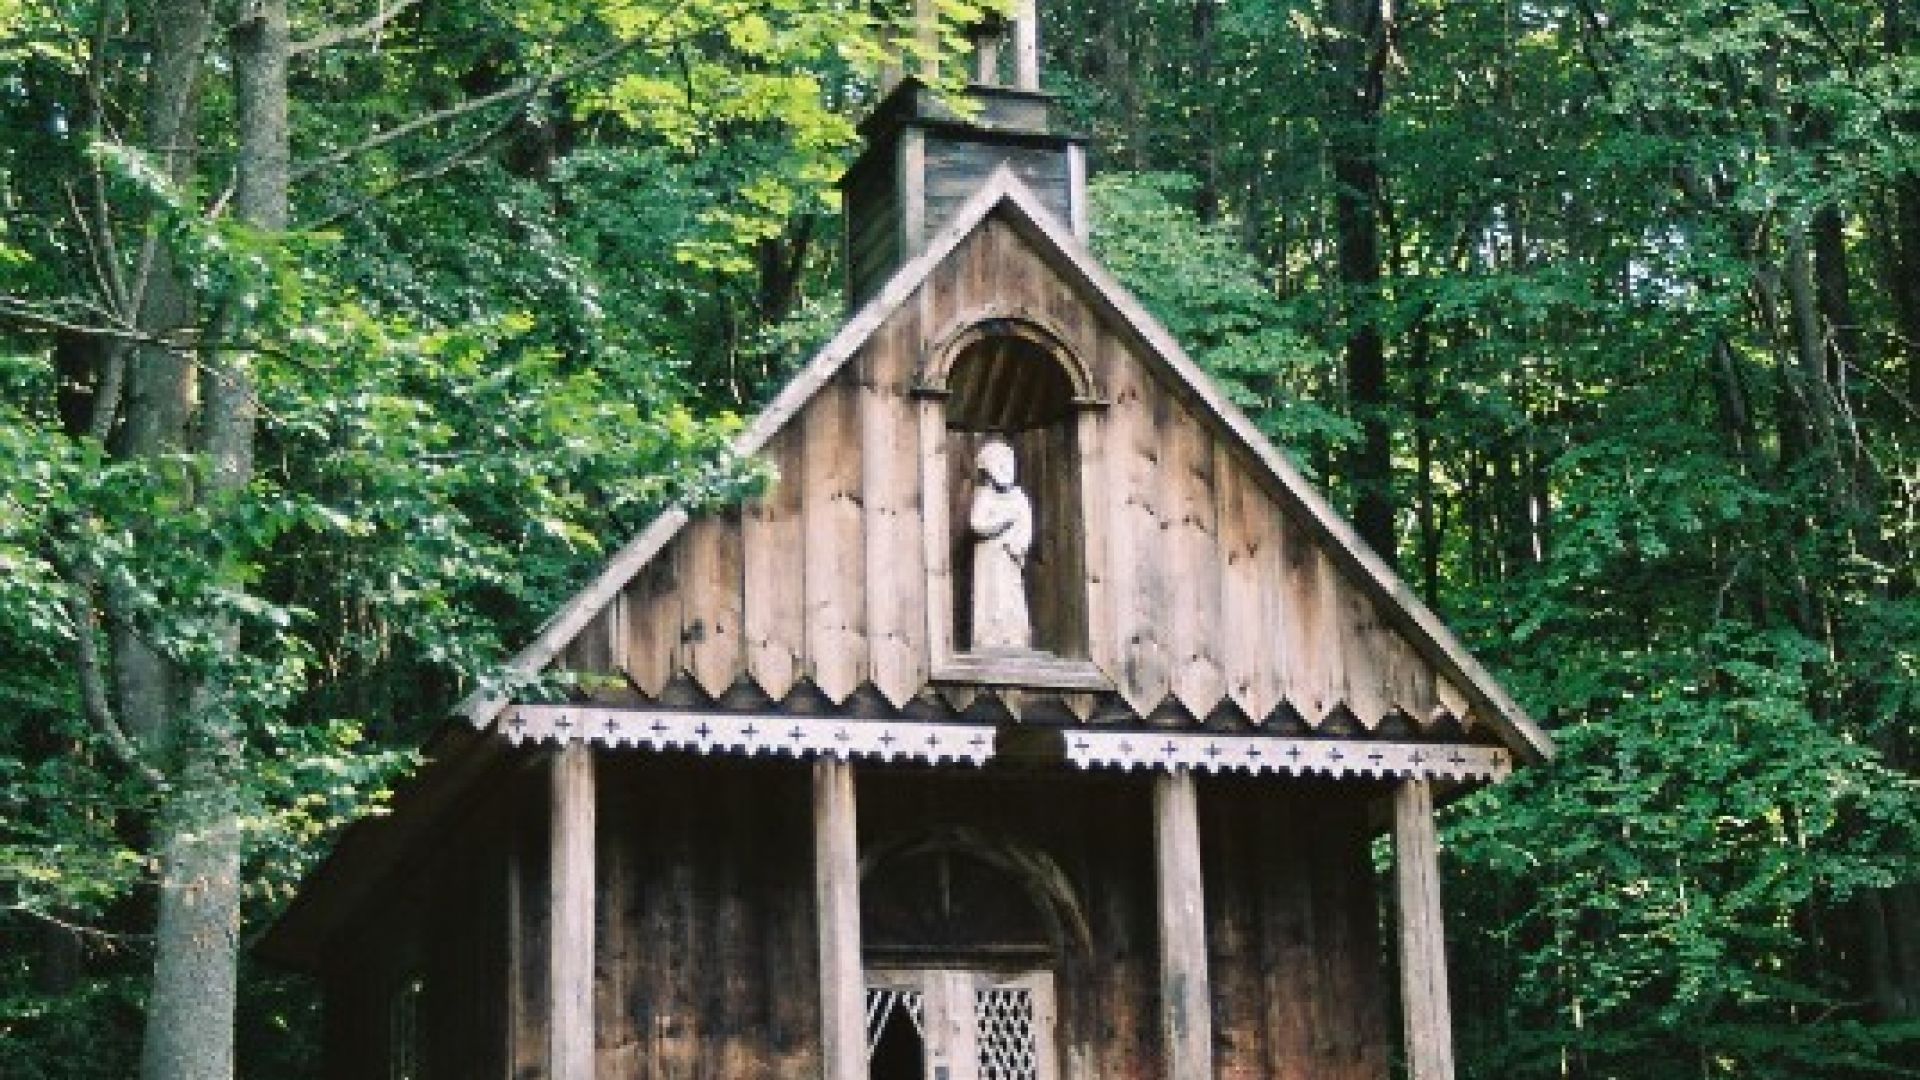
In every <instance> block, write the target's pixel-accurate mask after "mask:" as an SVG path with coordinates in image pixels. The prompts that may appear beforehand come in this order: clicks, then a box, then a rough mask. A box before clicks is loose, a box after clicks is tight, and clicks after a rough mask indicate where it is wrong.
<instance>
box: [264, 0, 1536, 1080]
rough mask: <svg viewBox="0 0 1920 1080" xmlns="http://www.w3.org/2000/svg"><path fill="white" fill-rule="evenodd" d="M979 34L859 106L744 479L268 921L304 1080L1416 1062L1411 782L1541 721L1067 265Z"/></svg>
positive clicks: (1433, 851)
mask: <svg viewBox="0 0 1920 1080" xmlns="http://www.w3.org/2000/svg"><path fill="white" fill-rule="evenodd" d="M1012 19H1013V21H1012V24H1011V25H1010V26H1009V27H1007V28H1005V29H1004V30H1003V31H1001V36H1004V37H1006V38H1008V39H1009V40H1010V41H1012V42H1013V43H1014V48H1015V53H1014V58H1015V62H1014V63H1013V64H1011V65H1008V66H1010V67H1011V68H1012V69H1013V70H1014V72H1015V73H1016V85H1013V86H1003V85H998V84H995V83H993V82H992V81H991V80H993V79H994V78H997V73H998V71H999V65H994V66H991V67H989V66H986V65H983V66H982V67H981V68H980V69H979V71H978V73H979V74H980V75H981V76H982V77H983V79H985V80H987V84H985V85H975V86H974V87H972V88H971V89H970V90H969V91H968V92H969V93H970V94H971V95H973V97H974V98H975V105H976V106H977V108H975V109H972V110H969V111H967V112H965V113H964V114H963V113H960V112H956V111H954V110H951V109H949V108H948V107H946V106H945V105H944V104H942V102H940V101H939V100H938V99H937V98H935V97H934V96H933V95H932V94H931V92H930V91H929V90H928V89H927V88H926V87H925V86H923V85H922V84H921V83H920V82H918V81H917V80H914V79H904V80H902V81H901V82H900V84H899V85H898V86H897V87H895V88H894V89H893V91H892V93H890V94H889V95H888V96H887V97H886V99H885V100H884V101H882V103H881V104H880V105H879V107H878V108H877V110H876V111H875V114H874V116H873V117H872V118H871V119H869V121H868V122H867V123H866V125H865V126H864V131H865V133H866V136H867V138H868V142H869V145H868V149H867V151H866V153H865V155H864V156H863V157H862V159H861V160H860V162H859V163H858V164H856V165H855V166H854V168H853V169H852V170H851V171H850V172H849V174H848V176H847V178H846V180H845V182H844V192H845V197H846V202H847V206H846V211H847V213H846V218H847V236H846V243H847V265H848V267H849V282H848V297H849V301H850V304H851V308H852V309H851V311H850V312H849V315H848V318H847V321H846V322H845V324H844V325H843V326H842V327H841V329H840V331H839V332H838V333H837V334H836V335H835V336H834V338H833V339H832V340H831V341H830V342H829V343H828V344H827V345H826V346H824V347H823V348H822V350H821V351H820V352H819V353H818V354H817V355H816V356H815V357H814V359H813V360H812V361H811V362H809V364H808V365H807V366H806V367H805V368H804V369H803V370H802V371H801V372H800V373H799V374H798V375H797V376H796V377H795V378H794V380H793V381H792V382H791V383H790V384H789V385H788V386H787V387H786V388H785V389H783V390H782V391H781V392H780V394H779V395H778V396H777V397H776V398H775V399H774V400H773V402H771V403H770V404H769V405H768V406H767V408H766V410H765V411H764V412H763V413H762V414H761V415H760V416H759V417H758V418H757V419H756V420H755V421H754V422H753V423H752V424H751V425H750V426H749V427H748V428H747V429H746V431H745V432H744V433H743V434H742V435H741V437H740V439H739V441H738V444H737V447H736V448H737V449H738V450H739V451H740V452H741V453H745V454H752V455H758V456H760V457H762V458H764V459H765V460H767V461H768V463H769V464H770V465H772V467H773V470H774V471H775V473H776V474H777V475H778V480H777V481H776V482H775V483H774V485H773V486H772V488H771V490H769V491H768V492H766V493H765V494H763V495H762V496H760V497H759V498H757V499H755V500H753V501H752V502H750V503H749V504H748V505H746V506H744V507H741V508H738V509H733V510H727V511H722V512H716V513H708V514H701V515H697V516H695V515H690V514H689V513H687V512H685V511H682V510H671V511H669V512H667V513H666V514H663V515H662V516H661V517H660V518H659V519H658V520H656V521H655V522H653V523H652V524H651V525H649V526H648V527H647V528H646V529H645V530H644V531H643V532H642V533H641V534H640V535H639V536H638V537H636V538H634V539H633V540H632V541H631V542H630V543H629V544H628V545H627V546H626V547H625V548H623V549H621V550H620V551H619V553H618V554H616V555H615V556H614V557H613V558H612V559H611V560H609V561H608V563H607V565H606V566H605V567H604V569H603V570H602V572H601V573H600V575H599V576H598V577H597V578H596V579H595V580H594V581H593V582H592V583H591V584H589V585H588V586H587V587H586V588H585V589H583V590H582V591H581V592H580V593H579V594H578V595H576V596H575V597H574V598H573V599H572V600H570V601H569V602H568V603H567V604H566V605H565V606H564V607H562V608H561V610H559V611H558V612H556V613H554V614H553V616H552V618H551V619H550V620H549V621H548V622H547V624H546V626H545V627H544V628H543V629H542V631H541V632H540V634H539V635H538V637H537V638H536V639H535V640H534V641H533V642H531V643H530V644H529V645H528V646H527V647H526V648H525V649H524V650H522V652H521V653H520V654H519V655H518V656H516V657H515V658H514V659H513V661H512V665H513V667H514V668H516V669H518V670H520V671H523V672H528V673H533V672H540V671H546V670H555V669H558V670H565V671H571V672H574V673H577V674H579V675H580V676H582V677H581V678H579V679H577V680H575V685H576V686H577V687H578V689H577V690H575V691H573V692H571V694H570V696H567V697H565V698H564V699H561V700H548V699H538V698H534V697H530V696H525V695H519V696H515V695H493V694H485V693H482V694H476V695H475V696H474V697H473V698H472V699H470V700H469V701H467V702H466V703H465V704H464V705H463V706H462V708H461V710H460V715H459V717H458V718H456V719H455V720H453V721H451V722H449V723H448V724H447V725H445V726H444V728H443V729H442V730H441V731H440V733H439V734H438V735H437V736H436V737H435V738H434V740H433V741H432V742H431V743H430V744H429V745H428V746H427V747H426V748H425V749H424V758H425V761H426V764H425V765H424V766H423V768H422V769H421V770H420V771H419V773H418V774H417V775H416V776H414V777H413V778H412V779H411V780H410V781H409V782H408V783H407V784H406V785H405V786H404V787H403V789H402V790H401V791H400V792H398V794H397V795H396V798H395V801H394V806H393V811H392V813H390V814H388V815H386V816H384V817H381V818H378V819H375V820H370V821H368V822H365V823H363V824H361V825H358V826H356V827H354V828H353V829H351V830H350V831H349V832H348V833H347V834H346V835H345V836H344V837H343V838H342V839H341V841H340V842H339V844H338V845H337V847H336V849H335V851H334V852H333V854H332V856H331V857H330V858H329V859H328V860H327V861H326V863H325V864H324V865H322V866H321V867H320V868H319V870H317V871H316V872H315V874H314V875H313V876H312V877H311V878H310V879H309V880H308V881H307V882H306V883H305V885H304V886H303V888H302V890H301V894H300V896H299V897H298V899H297V900H296V901H295V903H294V904H293V905H292V906H291V908H290V909H289V910H288V911H287V913H286V915H285V916H284V917H283V918H282V920H281V921H280V923H279V924H278V925H276V927H275V928H274V930H273V932H272V933H271V934H270V936H269V938H268V940H267V941H266V942H265V944H264V945H263V949H264V951H265V952H266V953H267V954H268V955H269V956H270V957H272V958H274V959H276V960H279V961H281V962H284V963H287V964H290V965H293V966H296V967H301V968H304V969H306V970H309V971H312V972H313V973H315V974H316V975H317V976H318V977H320V978H321V979H323V980H324V982H325V987H326V1047H325V1052H326V1071H327V1074H328V1075H329V1076H330V1077H333V1078H335V1080H348V1078H352V1080H373V1078H379V1080H392V1078H396V1077H417V1076H423V1075H424V1076H433V1077H488V1076H511V1077H514V1078H524V1080H534V1078H547V1080H561V1078H569V1080H571V1078H581V1077H595V1078H600V1080H625V1078H635V1080H638V1078H649V1080H652V1078H662V1080H664V1078H683V1077H684V1078H705V1077H714V1078H745V1077H755V1078H757V1077H774V1078H807V1080H817V1078H831V1080H861V1078H870V1080H898V1078H904V1077H915V1078H921V1080H1149V1078H1179V1080H1202V1078H1210V1077H1232V1078H1236V1080H1238V1078H1251V1077H1275V1078H1286V1080H1306V1078H1311V1080H1385V1078H1386V1077H1387V1076H1388V1075H1389V1072H1390V1065H1391V1062H1392V1061H1393V1060H1394V1059H1395V1058H1396V1057H1399V1058H1403V1059H1404V1060H1405V1063H1406V1073H1407V1075H1410V1076H1414V1077H1418V1078H1420V1080H1448V1078H1450V1077H1451V1076H1452V1070H1453V1064H1452V1061H1453V1059H1452V1049H1451V1043H1450V1033H1449V1031H1448V1025H1449V1019H1448V1018H1449V1016H1450V1010H1449V1008H1448V1003H1447V978H1446V974H1447V972H1446V949H1445V935H1444V932H1443V931H1444V928H1443V926H1442V924H1441V907H1440V896H1439V881H1440V877H1439V874H1438V859H1439V845H1438V843H1437V840H1436V837H1435V834H1434V829H1433V817H1432V814H1433V807H1434V804H1435V802H1436V800H1444V799H1446V798H1449V797H1451V796H1453V795H1455V794H1457V793H1459V792H1461V791H1463V790H1466V789H1468V788H1471V787H1473V786H1476V785H1484V784H1489V783H1495V782H1498V781H1499V780H1501V779H1502V778H1504V777H1505V776H1507V775H1508V774H1509V773H1510V772H1511V771H1512V770H1513V769H1514V768H1515V767H1519V766H1524V765H1526V764H1529V763H1531V762H1535V761H1539V760H1542V759H1543V758H1545V757H1546V756H1547V755H1548V754H1550V753H1551V744H1550V743H1549V741H1548V740H1547V738H1546V736H1545V735H1544V734H1542V733H1541V732H1540V730H1539V729H1538V728H1537V727H1536V726H1535V725H1534V724H1533V723H1532V721H1531V720H1529V719H1528V717H1527V716H1526V714H1525V712H1524V711H1522V710H1521V709H1520V707H1519V706H1518V705H1516V704H1515V703H1514V702H1513V701H1512V700H1511V699H1510V698H1509V697H1508V696H1507V694H1506V693H1505V692H1504V691H1503V690H1502V689H1501V687H1500V686H1499V684H1498V683H1497V682H1495V681H1494V680H1493V679H1492V678H1491V677H1490V676H1489V675H1488V674H1487V673H1486V672H1485V671H1484V670H1483V669H1482V668H1481V667H1480V666H1479V665H1478V664H1477V663H1475V661H1474V660H1473V658H1472V657H1471V656H1470V655H1468V653H1467V652H1466V651H1465V649H1464V648H1463V647H1462V646H1461V644H1460V642H1459V641H1457V640H1456V639H1455V638H1454V637H1453V635H1452V634H1451V633H1449V632H1448V631H1447V629H1446V628H1445V627H1444V626H1443V625H1441V623H1440V622H1439V621H1438V620H1437V619H1436V618H1435V617H1434V616H1433V614H1432V613H1431V612H1429V611H1428V610H1427V609H1426V608H1425V607H1423V606H1422V605H1421V603H1420V602H1419V600H1418V599H1417V598H1416V597H1415V596H1414V595H1413V593H1412V592H1411V591H1410V590H1408V589H1407V587H1406V586H1405V585H1404V584H1403V583H1402V582H1401V581H1400V580H1399V579H1398V578H1397V577H1395V576H1394V574H1393V573H1392V572H1391V571H1390V570H1389V569H1388V568H1387V567H1385V566H1384V565H1383V564H1382V563H1381V562H1380V561H1379V560H1378V559H1377V558H1375V557H1374V556H1373V554H1372V553H1371V552H1369V551H1368V550H1367V549H1366V548H1365V547H1364V545H1362V544H1361V542H1360V541H1359V540H1358V539H1357V538H1356V537H1355V536H1354V534H1353V532H1352V530H1351V529H1350V528H1349V527H1348V526H1347V525H1346V523H1345V522H1344V521H1342V520H1341V519H1340V517H1339V516H1338V515H1337V514H1336V513H1334V511H1333V510H1332V509H1331V508H1330V507H1329V506H1328V505H1327V503H1326V502H1325V500H1323V499H1322V498H1321V497H1320V496H1319V495H1318V494H1317V493H1316V492H1315V491H1314V490H1313V489H1312V488H1311V486H1309V485H1308V484H1307V483H1306V481H1305V480H1304V479H1303V478H1302V477H1301V476H1300V475H1299V473H1298V472H1297V471H1295V470H1294V469H1293V467H1292V466H1291V465H1290V464H1289V463H1288V461H1287V459H1286V457H1285V456H1284V455H1283V454H1282V453H1281V452H1280V451H1279V450H1278V449H1277V448H1275V447H1274V446H1272V445H1271V444H1270V443H1268V442H1267V441H1266V440H1265V439H1264V438H1263V437H1262V436H1261V435H1260V434H1259V432H1258V431H1257V430H1256V429H1255V428H1254V426H1253V424H1252V423H1251V422H1250V421H1249V420H1248V418H1247V417H1245V416H1243V415H1242V414H1241V413H1240V412H1239V411H1238V410H1237V409H1236V408H1235V407H1234V406H1233V405H1231V404H1230V403H1229V402H1228V401H1227V400H1226V399H1225V398H1224V396H1223V395H1222V394H1221V393H1220V392H1219V390H1218V389H1217V388H1215V387H1214V386H1213V385H1212V384H1211V383H1210V382H1209V381H1208V380H1207V378H1206V377H1205V376H1204V375H1203V374H1202V373H1201V372H1200V371H1199V369H1198V368H1196V367H1195V366H1194V364H1193V363H1192V361H1191V360H1190V359H1189V358H1188V357H1187V356H1186V355H1185V353H1184V352H1182V351H1181V349H1180V346H1179V344H1178V343H1177V342H1175V341H1174V340H1173V339H1172V338H1171V337H1170V336H1169V335H1168V334H1167V332H1166V330H1165V329H1164V328H1163V327H1161V326H1160V324H1159V323H1157V322H1156V321H1155V320H1154V319H1153V318H1152V316H1150V315H1149V314H1148V313H1146V312H1145V311H1143V310H1141V308H1140V307H1139V305H1138V304H1136V303H1135V302H1134V300H1133V299H1132V298H1131V297H1130V296H1129V295H1128V294H1127V293H1126V291H1125V290H1124V289H1122V288H1121V287H1120V286H1119V285H1118V284H1116V283H1115V282H1114V281H1113V279H1112V278H1111V277H1110V276H1109V275H1108V274H1107V272H1106V271H1105V270H1104V269H1102V268H1101V267H1100V265H1099V264H1098V262H1097V261H1095V259H1094V258H1093V256H1092V255H1091V254H1090V253H1089V252H1088V250H1087V248H1086V246H1085V243H1084V241H1085V238H1086V231H1087V228H1088V218H1087V212H1086V191H1085V157H1084V153H1083V145H1082V142H1081V141H1080V140H1079V139H1077V138H1075V137H1073V136H1071V135H1065V134H1062V133H1060V132H1059V131H1058V129H1057V127H1056V122H1055V116H1054V112H1055V108H1054V105H1053V102H1052V100H1051V99H1050V98H1049V97H1048V96H1047V95H1045V94H1044V93H1041V92H1040V91H1039V90H1038V75H1037V57H1038V51H1037V47H1036V46H1035V44H1034V42H1035V38H1034V36H1033V30H1034V26H1035V22H1034V15H1033V11H1032V7H1031V4H1030V3H1028V4H1022V5H1018V7H1017V10H1016V11H1015V12H1014V14H1013V16H1012ZM1381 835H1389V836H1391V837H1392V840H1393V843H1394V847H1395V851H1396V861H1397V865H1396V868H1395V871H1394V873H1393V874H1392V875H1390V876H1389V877H1386V878H1384V879H1383V878H1381V877H1378V876H1376V874H1375V872H1374V868H1373V861H1372V844H1373V842H1374V840H1375V839H1376V838H1377V837H1379V836H1381ZM1383 894H1385V895H1387V896H1390V897H1391V900H1392V903H1390V904H1386V905H1383V904H1382V903H1381V900H1382V898H1383ZM1383 907H1384V908H1386V909H1387V910H1390V911H1391V912H1392V914H1391V915H1390V916H1389V917H1388V918H1386V919H1384V920H1383V919H1382V917H1381V914H1380V913H1381V911H1382V910H1383ZM1389 949H1397V950H1398V953H1399V955H1398V957H1397V959H1393V960H1392V961H1391V962H1390V961H1389V954H1388V950H1389ZM1394 971H1397V972H1398V973H1399V987H1400V992H1399V994H1398V995H1395V994H1394V993H1393V992H1392V990H1391V988H1390V986H1389V979H1388V974H1389V972H1394ZM1396 999H1397V1001H1398V1007H1399V1011H1400V1016H1399V1019H1398V1021H1397V1022H1396V1021H1395V1020H1393V1019H1391V1018H1390V1017H1389V1008H1388V1005H1387V1003H1389V1002H1394V1001H1395V1000H1396Z"/></svg>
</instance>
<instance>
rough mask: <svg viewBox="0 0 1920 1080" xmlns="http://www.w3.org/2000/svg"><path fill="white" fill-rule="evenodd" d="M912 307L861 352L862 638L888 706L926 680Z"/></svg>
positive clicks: (916, 329) (915, 339)
mask: <svg viewBox="0 0 1920 1080" xmlns="http://www.w3.org/2000/svg"><path fill="white" fill-rule="evenodd" d="M917 316H918V308H908V309H906V310H904V311H903V312H901V314H900V315H898V316H896V317H895V319H894V321H893V322H891V323H889V324H888V326H887V327H885V328H884V329H883V330H882V332H881V334H880V335H879V336H878V337H877V338H876V339H875V342H874V346H873V347H872V348H871V349H869V350H867V351H866V352H865V353H864V354H862V356H861V358H860V361H859V371H860V374H861V398H860V407H861V416H860V433H861V454H862V459H863V460H862V463H861V483H862V490H863V492H864V496H863V500H862V505H863V509H864V511H865V515H866V517H865V520H866V535H865V542H866V549H867V550H868V551H869V552H872V553H873V554H874V557H873V558H872V559H870V560H869V562H868V565H867V580H866V604H867V614H866V620H867V642H868V648H869V649H870V650H871V654H872V681H873V685H874V687H875V688H876V689H878V690H879V691H880V693H881V695H882V696H883V697H885V698H886V699H887V701H888V703H889V704H891V705H893V706H894V707H895V708H899V707H901V706H904V705H905V704H906V703H907V702H908V701H910V700H912V699H913V697H914V695H915V694H918V693H919V692H920V689H921V687H923V686H925V685H926V681H927V672H928V669H929V664H930V658H929V655H928V645H927V619H926V605H927V602H928V593H927V585H928V575H927V570H926V560H925V557H924V556H925V552H924V550H923V544H922V537H921V524H922V523H921V517H920V515H921V509H920V507H921V494H920V490H921V489H920V483H921V476H920V474H921V467H920V454H921V448H920V425H919V419H918V417H917V416H916V414H915V412H916V411H915V405H914V402H913V400H912V398H911V397H910V396H909V394H910V391H911V389H912V386H913V382H914V379H915V376H916V367H917V365H916V363H915V361H916V359H917V353H916V351H915V350H916V347H917V345H918V342H919V337H920V327H919V319H918V317H917Z"/></svg>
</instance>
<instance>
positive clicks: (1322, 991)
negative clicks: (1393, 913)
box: [1200, 777, 1391, 1080]
mask: <svg viewBox="0 0 1920 1080" xmlns="http://www.w3.org/2000/svg"><path fill="white" fill-rule="evenodd" d="M1367 805H1368V800H1367V798H1366V797H1365V795H1364V794H1363V793H1361V792H1358V791H1356V790H1355V788H1354V786H1353V785H1351V784H1348V786H1346V787H1345V788H1336V786H1335V782H1333V781H1301V782H1297V783H1293V784H1262V783H1259V782H1258V781H1249V780H1248V779H1247V778H1244V777H1202V778H1201V783H1200V836H1201V847H1202V852H1203V866H1204V871H1203V876H1204V878H1205V887H1206V908H1207V949H1208V954H1209V957H1210V962H1209V966H1210V969H1211V974H1212V979H1213V1016H1214V1075H1215V1076H1216V1077H1218V1078H1219V1080H1255V1078H1259V1080H1380V1078H1381V1077H1384V1076H1386V1075H1387V1058H1388V1046H1389V1044H1390V1041H1391V1038H1390V1036H1391V1033H1390V1028H1389V1025H1388V1018H1387V1011H1386V1005H1387V1003H1388V1001H1390V1000H1391V996H1390V994H1389V992H1388V988H1387V986H1386V983H1385V973H1384V971H1383V966H1382V964H1381V952H1380V948H1381V946H1380V940H1379V911H1380V907H1379V904H1378V901H1377V897H1376V891H1377V885H1376V883H1375V881H1374V874H1373V865H1372V861H1371V858H1370V855H1369V849H1370V842H1371V834H1370V833H1369V831H1368V829H1367V824H1366V820H1365V814H1366V809H1367Z"/></svg>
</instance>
